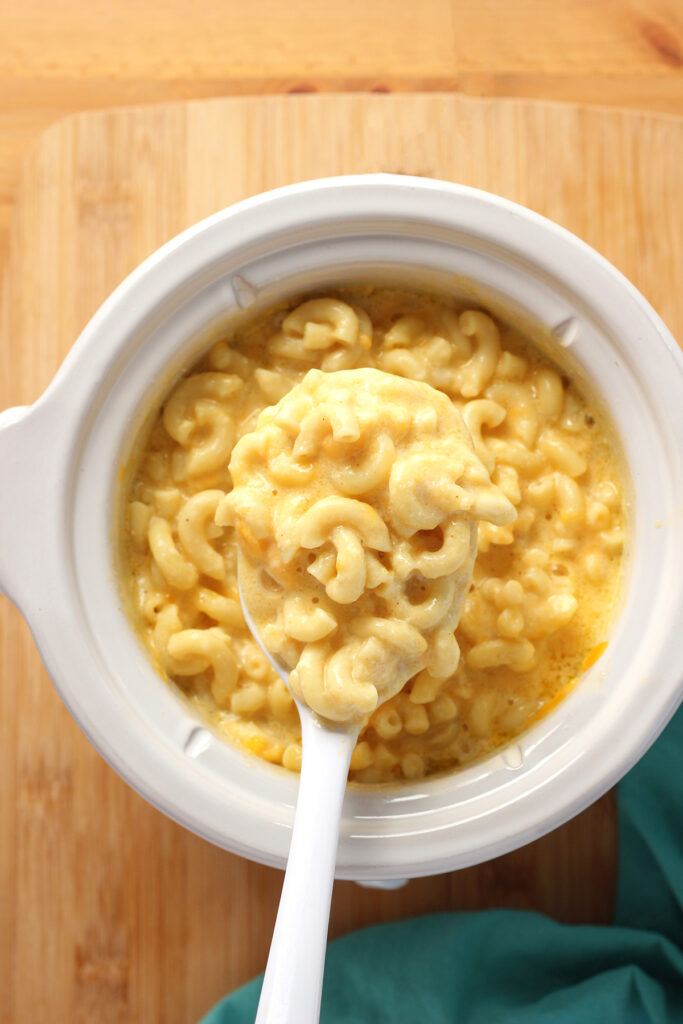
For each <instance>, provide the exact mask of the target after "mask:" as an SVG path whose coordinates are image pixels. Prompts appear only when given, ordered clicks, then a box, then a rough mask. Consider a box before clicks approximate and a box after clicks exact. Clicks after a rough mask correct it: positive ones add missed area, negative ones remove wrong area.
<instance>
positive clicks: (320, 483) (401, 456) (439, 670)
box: [214, 368, 516, 722]
mask: <svg viewBox="0 0 683 1024" xmlns="http://www.w3.org/2000/svg"><path fill="white" fill-rule="evenodd" d="M230 473H231V476H232V481H233V485H234V490H233V491H231V493H230V494H228V495H227V496H226V497H225V498H223V499H222V500H221V502H220V503H219V505H218V506H217V509H216V514H215V517H214V521H215V522H216V524H217V525H218V526H221V527H223V526H235V527H236V529H237V533H238V538H239V540H240V542H241V546H242V549H243V551H244V552H245V561H244V562H243V563H242V564H241V566H240V584H241V586H242V593H243V595H244V594H245V593H246V595H247V597H246V603H247V608H249V610H250V614H251V615H252V618H253V619H254V620H255V623H256V625H257V629H258V632H259V636H260V637H261V639H262V640H263V642H264V644H265V646H266V648H267V649H268V650H269V651H271V652H272V653H274V654H275V655H277V656H279V657H280V659H281V660H282V661H283V662H284V663H285V664H286V665H288V666H289V667H290V668H291V669H292V672H291V674H290V680H289V681H290V686H291V688H292V690H293V692H294V694H295V696H296V697H297V698H299V699H300V700H302V701H303V702H304V703H305V704H307V705H308V706H309V707H310V708H311V709H312V710H313V711H316V712H317V713H318V714H319V715H322V716H323V717H325V718H329V719H332V720H333V721H340V722H346V721H348V722H361V721H362V720H363V719H364V718H366V717H367V716H368V715H369V714H371V713H372V712H373V711H374V710H375V709H376V708H377V706H378V705H379V704H380V703H383V702H384V701H386V700H388V699H389V698H390V697H393V696H394V695H395V694H396V693H398V692H399V691H400V690H402V689H403V687H404V685H405V683H406V682H407V681H408V680H409V679H411V678H412V677H413V676H416V675H417V674H418V673H419V672H427V673H428V674H429V676H430V677H431V678H432V679H434V680H441V681H443V680H445V679H447V678H448V677H449V676H451V675H452V674H453V672H454V671H455V669H456V668H457V664H458V659H459V655H460V652H459V648H458V644H457V641H456V639H455V628H456V626H457V624H458V620H459V619H460V614H461V611H462V606H463V602H464V600H465V596H466V594H467V590H468V589H469V586H470V582H471V580H472V569H473V565H474V558H475V555H476V547H477V522H478V521H479V520H485V521H486V522H489V523H493V524H495V525H497V526H508V525H509V524H510V523H511V522H512V521H513V520H514V519H515V518H516V512H515V508H514V505H512V503H511V502H510V501H509V500H508V499H507V498H506V497H505V495H504V494H503V493H502V491H501V490H500V489H499V488H498V487H495V486H494V485H493V484H492V483H491V481H490V478H489V475H488V473H487V471H486V469H485V467H484V465H483V464H482V462H481V460H480V459H479V457H478V456H477V455H476V454H475V452H474V449H473V447H472V443H471V441H470V438H469V434H468V432H467V428H466V427H465V424H464V422H463V419H462V417H461V415H460V413H459V412H458V411H457V409H456V408H455V406H454V405H453V403H452V402H450V401H449V399H448V398H447V397H446V396H445V395H444V394H442V393H440V392H438V391H435V390H434V389H433V388H431V387H430V386H429V385H428V384H424V383H421V382H418V381H412V380H406V379H405V378H404V377H396V376H394V375H393V374H389V373H385V372H383V371H382V370H375V369H369V368H363V369H357V370H338V371H336V372H332V373H325V372H324V371H322V370H309V371H308V373H307V374H306V376H305V377H304V379H303V381H302V382H301V383H300V384H297V385H296V386H295V387H294V388H292V390H291V391H290V392H289V393H288V394H287V395H286V397H285V398H282V399H280V401H279V402H278V404H277V405H276V406H275V407H273V408H268V409H265V410H264V411H263V412H262V413H261V415H260V416H259V418H258V421H257V424H256V427H255V428H254V430H253V431H252V432H250V433H248V434H245V435H244V436H243V437H242V438H241V440H240V441H238V442H237V444H236V445H235V448H234V450H233V453H232V458H231V460H230Z"/></svg>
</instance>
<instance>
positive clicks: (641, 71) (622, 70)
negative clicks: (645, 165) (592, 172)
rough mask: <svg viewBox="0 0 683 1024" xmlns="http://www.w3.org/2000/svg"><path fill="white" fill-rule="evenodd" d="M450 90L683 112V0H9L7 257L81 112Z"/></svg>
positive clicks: (3, 25) (3, 67)
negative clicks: (25, 203)
mask: <svg viewBox="0 0 683 1024" xmlns="http://www.w3.org/2000/svg"><path fill="white" fill-rule="evenodd" d="M349 90H353V91H372V90H379V91H391V92H395V91H406V90H413V91H417V90H422V91H424V90H447V91H452V92H457V93H461V94H465V95H470V96H524V97H533V98H536V99H553V100H571V101H575V102H584V103H603V104H612V105H619V106H622V107H637V108H642V109H644V110H648V111H650V112H653V111H660V112H665V111H666V112H669V113H673V114H681V113H683V6H682V5H681V3H680V0H514V3H511V0H420V2H419V3H415V2H414V0H344V2H342V3H340V2H338V0H334V2H333V0H286V2H283V0H249V2H248V3H244V2H243V0H199V2H198V0H116V2H115V3H111V0H87V2H86V0H59V3H58V4H55V2H54V0H0V262H1V261H2V260H3V259H4V255H5V253H6V241H7V228H8V225H9V218H10V213H11V207H12V203H13V197H14V192H15V188H16V185H17V182H18V180H19V174H20V169H21V163H22V161H23V159H24V158H25V156H26V154H27V152H28V150H29V148H30V146H31V145H32V144H33V143H34V142H35V140H36V139H37V138H38V136H39V134H40V133H41V132H42V131H43V130H44V129H45V128H47V127H48V126H49V125H50V124H52V123H53V122H55V121H57V120H58V119H60V118H62V117H64V116H66V115H68V114H71V113H75V112H78V111H83V110H94V109H97V108H103V107H113V106H121V105H122V104H130V103H158V102H168V101H171V100H189V99H204V98H207V97H218V96H228V95H247V94H263V93H288V92H302V91H303V92H316V91H318V92H330V91H349Z"/></svg>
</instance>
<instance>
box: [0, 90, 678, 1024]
mask: <svg viewBox="0 0 683 1024" xmlns="http://www.w3.org/2000/svg"><path fill="white" fill-rule="evenodd" d="M681 166H683V121H682V120H679V119H676V118H667V117H653V116H648V115H644V114H634V113H629V112H616V111H613V110H612V111H608V110H602V109H585V108H580V107H574V106H562V105H556V104H548V103H538V102H527V101H518V100H508V101H506V100H471V99H463V98H459V97H456V96H448V95H397V96H373V95H353V96H351V95H340V96H291V97H271V98H248V99H228V100H215V101H208V102H198V103H186V104H177V105H173V106H164V107H149V108H135V109H127V110H125V109H124V110H115V111H110V112H106V113H101V114H86V115H81V116H77V117H74V118H71V119H69V120H67V121H63V122H61V123H59V124H57V125H55V126H54V127H53V128H52V129H50V131H48V132H47V134H45V135H44V136H43V137H42V139H41V141H40V144H39V146H38V148H37V149H36V150H35V152H34V153H33V155H32V156H31V158H30V159H29V161H28V163H27V165H26V167H25V170H24V175H23V182H22V186H21V188H20V191H19V197H18V201H17V206H16V211H15V215H14V222H13V228H12V236H11V245H10V256H9V263H8V267H7V271H6V275H5V279H4V282H3V291H2V304H1V306H0V408H2V407H4V406H6V405H12V404H14V405H16V404H24V403H30V402H32V401H34V400H35V399H36V398H37V397H38V395H39V394H40V392H41V391H42V390H43V389H44V387H45V386H46V385H47V383H48V382H49V380H50V379H51V377H52V376H53V374H54V372H55V370H56V369H57V367H58V365H59V363H60V362H61V360H62V359H63V357H64V355H65V354H66V352H67V350H68V349H69V346H70V345H71V344H72V342H73V341H74V339H75V338H76V336H77V334H78V333H79V331H80V330H81V328H82V327H83V326H84V324H85V323H86V321H87V320H88V319H89V317H90V316H91V314H92V313H93V312H94V311H95V309H96V308H97V307H98V305H99V304H100V303H101V302H102V300H103V299H104V298H105V297H106V295H107V294H108V293H109V292H110V291H111V289H112V288H114V286H115V285H116V284H118V283H119V281H120V280H121V279H122V278H123V277H124V276H125V275H126V274H127V273H128V272H129V271H130V270H132V269H133V267H134V266H135V265H136V264H137V263H139V262H140V260H142V259H143V258H144V257H145V256H147V255H148V254H149V253H150V252H152V250H153V249H155V248H156V247H157V246H159V245H161V244H162V243H163V242H165V241H166V240H167V239H168V238H170V237H171V236H172V235H174V234H176V233H177V232H178V231H181V230H182V229H183V228H185V227H187V226H188V225H189V224H191V223H193V222H194V221H196V220H199V219H200V218H201V217H204V216H206V215H207V214H210V213H213V212H214V211H215V210H218V209H220V208H221V207H223V206H226V205H227V204H229V203H232V202H234V201H235V200H237V199H241V198H242V197H244V196H248V195H251V194H253V193H255V192H259V191H261V190H262V189H267V188H272V187H274V186H277V185H283V184H286V183H289V182H294V181H299V180H302V179H305V178H312V177H318V176H323V175H329V174H340V173H351V172H360V171H380V170H381V171H394V172H400V173H408V174H423V175H429V176H434V177H440V178H447V179H451V180H453V181H459V182H464V183H466V184H469V185H476V186H478V187H480V188H484V189H489V190H491V191H494V192H498V193H500V194H501V195H504V196H507V197H509V198H511V199H515V200H517V201H519V202H521V203H524V204H526V205H528V206H530V207H532V208H533V209H535V210H538V211H540V212H541V213H544V214H546V215H547V216H549V217H552V218H553V219H555V220H557V221H558V222H559V223H561V224H564V225H565V226H566V227H568V228H570V229H571V230H572V231H575V232H576V233H577V234H579V235H581V236H582V237H583V238H585V239H586V240H587V241H588V242H589V243H590V244H592V245H594V246H595V247H596V248H597V249H599V250H600V251H601V252H602V253H604V255H605V256H607V258H608V259H610V260H612V262H613V263H615V264H616V265H617V267H619V268H620V269H621V270H622V271H624V273H625V274H627V275H628V276H629V277H630V278H631V280H633V281H634V283H635V284H636V285H637V286H638V287H639V288H640V289H641V290H642V291H643V292H644V294H645V295H646V296H647V298H648V299H649V300H650V301H651V302H652V303H653V305H654V306H655V308H656V309H657V310H658V311H659V312H660V314H661V315H662V316H663V317H664V320H665V321H666V322H667V323H668V325H669V327H670V328H671V329H672V330H673V332H674V334H677V336H678V337H679V338H681V337H683V296H682V295H681V287H680V286H681V281H683V242H682V239H683V189H682V188H681V185H682V184H683V181H682V179H681V170H680V168H681ZM1 497H2V500H4V501H8V500H11V495H10V494H4V493H3V494H2V495H1ZM0 542H1V541H0ZM35 585H36V588H39V587H40V580H36V581H35ZM615 862H616V814H615V802H614V798H613V795H608V796H606V797H604V798H603V799H602V800H600V801H599V802H598V803H597V804H596V805H594V807H592V808H591V809H589V810H588V811H586V812H585V813H584V814H582V815H581V816H580V817H579V818H577V819H575V820H574V821H573V822H570V823H569V824H568V825H566V826H564V827H563V828H561V829H558V830H557V831H556V832H555V833H553V834H552V835H550V836H547V837H545V838H544V839H542V840H540V841H539V842H537V843H534V844H532V845H531V846H528V847H526V848H525V849H523V850H520V851H517V852H515V853H512V854H509V855H508V856H506V857H503V858H501V859H499V860H497V861H493V862H491V863H489V864H485V865H482V866H480V867H476V868H471V869H468V870H466V871H460V872H457V873H453V874H450V875H443V876H440V877H438V878H431V879H421V880H417V881H414V882H411V883H409V884H408V885H407V886H406V887H405V888H403V889H401V890H399V891H397V892H389V893H384V892H374V891H369V890H366V889H360V888H359V887H357V886H355V885H354V884H353V883H349V882H341V883H337V885H336V888H335V895H334V899H333V906H332V920H331V934H332V935H340V934H342V933H344V932H347V931H349V930H350V929H353V928H357V927H359V926H362V925H367V924H371V923H373V922H376V921H386V920H391V919H394V918H399V917H403V916H406V915H414V914H421V913H426V912H431V911H437V910H451V909H458V908H463V909H472V908H478V907H491V906H506V907H526V908H533V909H537V910H541V911H544V912H546V913H548V914H552V915H554V916H556V917H558V918H560V919H562V920H564V921H569V922H581V921H591V922H605V921H608V920H609V919H610V915H611V912H612V905H613V898H614V878H615ZM281 881H282V875H281V873H280V872H278V871H275V870H273V869H270V868H265V867H261V866H259V865H255V864H250V863H248V862H247V861H244V860H242V859H240V858H238V857H235V856H232V855H230V854H228V853H225V852H223V851H222V850H218V849H216V848H214V847H212V846H210V845H209V844H207V843H206V842H204V841H202V840H201V839H198V838H196V837H195V836H193V835H191V834H190V833H188V832H185V831H184V830H183V829H181V828H180V827H178V826H177V825H175V824H173V823H172V822H170V821H168V820H166V819H165V818H164V817H163V816H162V815H161V814H159V813H158V812H157V811H156V810H153V809H152V808H151V807H150V806H148V805H147V804H146V803H145V802H144V801H143V800H142V799H141V798H140V797H138V796H137V795H136V794H135V793H134V792H133V791H132V790H130V789H129V788H128V787H127V786H126V785H125V784H124V783H123V782H122V781H121V780H120V779H119V778H118V777H117V776H116V775H115V774H114V773H113V771H111V769H109V768H108V767H107V765H106V764H105V763H104V762H103V761H102V760H101V759H100V758H99V756H98V755H97V754H96V752H95V751H94V750H93V749H92V748H91V747H90V745H89V744H88V743H87V742H86V740H85V739H84V738H83V736H82V735H81V734H80V732H79V731H78V729H77V728H76V726H75V725H74V724H73V722H72V721H71V719H70V717H69V715H68V713H67V712H66V711H65V709H64V708H63V706H62V705H61V703H60V701H59V698H58V697H57V695H56V693H55V692H54V690H53V688H52V685H51V683H50V681H49V679H48V677H47V675H46V673H45V670H44V669H43V668H42V666H41V663H40V660H39V658H38V655H37V654H36V651H35V649H34V646H33V643H32V641H31V637H30V634H29V631H28V628H27V627H26V625H25V623H24V622H23V621H22V619H21V618H20V616H19V614H18V612H17V611H16V610H15V609H14V608H13V607H12V606H11V605H10V604H9V602H8V601H7V600H5V599H2V601H0V1019H1V1020H2V1021H4V1022H7V1024H26V1022H31V1024H41V1022H43V1021H45V1022H47V1021H49V1022H57V1024H67V1022H68V1024H78V1022H86V1021H87V1022H88V1024H95V1022H96V1024H110V1022H117V1024H118V1022H121V1024H123V1022H125V1024H166V1022H168V1024H175V1022H191V1021H195V1020H196V1019H197V1018H198V1017H199V1016H200V1015H201V1014H202V1013H203V1012H205V1011H206V1010H207V1009H208V1008H209V1007H210V1005H211V1004H212V1003H213V1002H214V1001H215V1000H216V999H217V998H219V997H220V996H221V995H222V994H223V993H224V992H226V991H228V990H230V989H232V988H234V987H235V986H237V985H239V984H241V983H242V982H244V981H246V980H247V979H248V978H249V977H250V976H251V975H252V974H255V973H257V972H258V971H259V970H261V969H262V968H263V966H264V964H265V959H266V954H267V950H268V945H269V941H270V933H271V928H272V925H273V922H274V918H275V911H276V907H277V900H278V895H279V890H280V884H281Z"/></svg>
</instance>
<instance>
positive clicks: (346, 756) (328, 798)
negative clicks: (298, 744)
mask: <svg viewBox="0 0 683 1024" xmlns="http://www.w3.org/2000/svg"><path fill="white" fill-rule="evenodd" d="M301 719H302V722H301V727H302V747H303V758H302V764H301V781H300V783H299V796H298V799H297V804H296V814H295V816H294V829H293V832H292V841H291V845H290V848H289V859H288V861H287V871H286V873H285V880H284V884H283V886H282V895H281V896H280V906H279V909H278V912H277V920H276V922H275V930H274V932H273V939H272V942H271V946H270V954H269V956H268V964H267V966H266V973H265V976H264V979H263V987H262V989H261V998H260V1000H259V1005H258V1011H257V1014H256V1024H317V1021H318V1019H319V1015H320V997H321V993H322V983H323V969H324V965H325V948H326V943H327V928H328V923H329V917H330V900H331V898H332V883H333V881H334V866H335V861H336V857H337V845H338V841H339V820H340V818H341V809H342V803H343V800H344V790H345V788H346V776H347V774H348V770H349V761H350V759H351V753H352V751H353V748H354V746H355V742H356V735H357V734H356V732H355V731H354V732H352V733H349V732H333V731H331V730H328V729H325V728H323V727H321V726H320V725H318V723H317V722H316V721H315V719H314V718H313V716H312V715H311V713H310V712H309V711H307V710H304V711H303V714H302V715H301Z"/></svg>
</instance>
